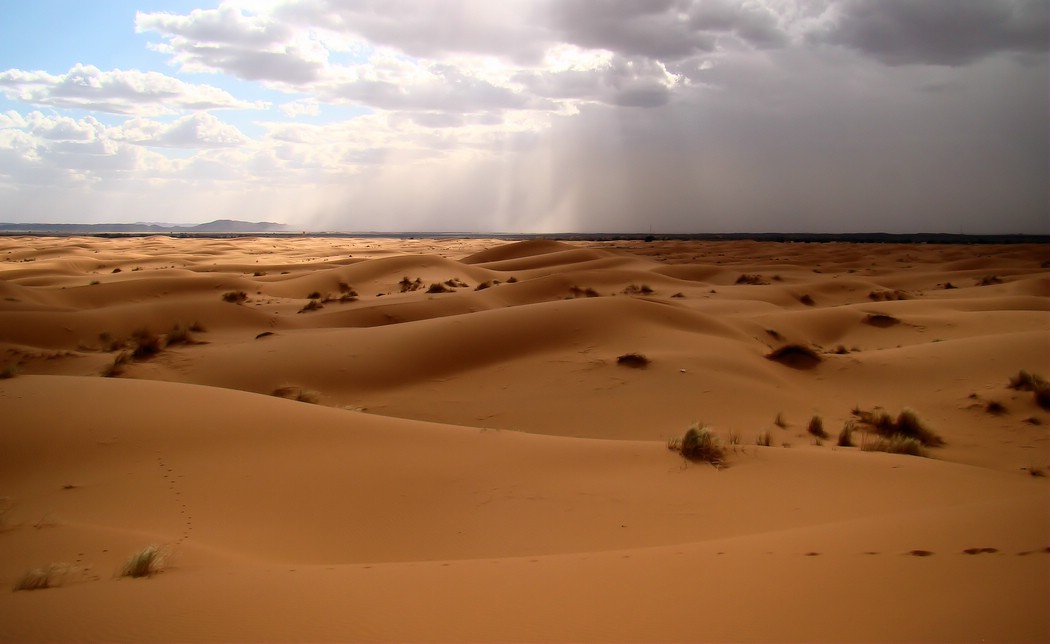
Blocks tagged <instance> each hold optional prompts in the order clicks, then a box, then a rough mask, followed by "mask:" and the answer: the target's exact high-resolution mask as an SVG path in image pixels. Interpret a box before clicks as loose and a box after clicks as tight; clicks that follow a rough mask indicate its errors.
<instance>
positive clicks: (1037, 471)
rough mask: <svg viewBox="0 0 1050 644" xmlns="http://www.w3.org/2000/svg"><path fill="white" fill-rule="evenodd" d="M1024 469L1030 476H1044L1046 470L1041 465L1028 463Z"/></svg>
mask: <svg viewBox="0 0 1050 644" xmlns="http://www.w3.org/2000/svg"><path fill="white" fill-rule="evenodd" d="M1026 469H1027V470H1028V475H1029V476H1031V477H1032V478H1040V479H1041V478H1046V470H1044V469H1043V468H1041V467H1037V466H1035V465H1029V466H1028V468H1026Z"/></svg>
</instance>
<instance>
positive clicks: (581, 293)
mask: <svg viewBox="0 0 1050 644" xmlns="http://www.w3.org/2000/svg"><path fill="white" fill-rule="evenodd" d="M569 295H571V296H572V297H600V296H601V293H599V292H598V291H596V290H594V289H593V288H591V287H589V286H588V287H587V288H580V287H579V286H576V285H575V284H573V285H572V286H570V287H569Z"/></svg>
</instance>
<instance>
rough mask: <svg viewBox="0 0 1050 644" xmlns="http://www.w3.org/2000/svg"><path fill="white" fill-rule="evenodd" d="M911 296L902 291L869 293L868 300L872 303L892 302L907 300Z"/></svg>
mask: <svg viewBox="0 0 1050 644" xmlns="http://www.w3.org/2000/svg"><path fill="white" fill-rule="evenodd" d="M909 297H910V296H909V295H908V294H907V293H906V292H904V291H902V290H899V289H897V290H893V291H872V292H870V293H868V299H869V300H871V301H872V302H890V301H893V300H907V299H909Z"/></svg>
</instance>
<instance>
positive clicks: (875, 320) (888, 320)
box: [862, 313, 901, 329]
mask: <svg viewBox="0 0 1050 644" xmlns="http://www.w3.org/2000/svg"><path fill="white" fill-rule="evenodd" d="M862 321H863V322H864V324H869V325H871V326H874V327H878V328H880V329H885V328H888V327H891V326H894V325H896V324H900V322H901V321H900V320H898V319H897V318H895V317H893V316H892V315H886V314H885V313H869V314H867V315H866V316H864V320H862Z"/></svg>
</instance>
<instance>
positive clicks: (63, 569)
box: [12, 563, 73, 591]
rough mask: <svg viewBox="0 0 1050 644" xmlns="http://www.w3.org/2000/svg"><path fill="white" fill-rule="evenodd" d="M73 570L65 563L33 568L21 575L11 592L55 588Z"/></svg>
mask: <svg viewBox="0 0 1050 644" xmlns="http://www.w3.org/2000/svg"><path fill="white" fill-rule="evenodd" d="M72 570H73V566H70V565H69V564H66V563H52V564H49V565H47V566H46V567H44V568H33V569H32V570H29V571H27V572H26V573H25V574H24V575H22V576H21V577H20V578H19V579H18V580H17V581H16V582H15V584H14V586H13V587H12V590H14V591H19V590H42V589H44V588H57V587H58V586H61V585H62V582H63V581H65V579H66V576H67V575H69V573H70V572H71V571H72Z"/></svg>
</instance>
